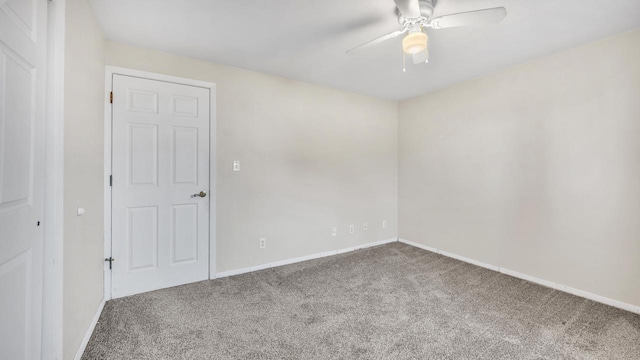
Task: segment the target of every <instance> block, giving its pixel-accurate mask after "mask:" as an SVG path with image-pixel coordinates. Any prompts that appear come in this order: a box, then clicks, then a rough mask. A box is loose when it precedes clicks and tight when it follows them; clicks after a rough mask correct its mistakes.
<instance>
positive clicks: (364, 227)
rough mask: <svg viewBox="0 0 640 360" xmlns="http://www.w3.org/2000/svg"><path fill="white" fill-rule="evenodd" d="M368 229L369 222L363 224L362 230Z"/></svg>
mask: <svg viewBox="0 0 640 360" xmlns="http://www.w3.org/2000/svg"><path fill="white" fill-rule="evenodd" d="M367 229H369V224H367V223H364V224H362V230H364V231H367Z"/></svg>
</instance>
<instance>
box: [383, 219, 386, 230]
mask: <svg viewBox="0 0 640 360" xmlns="http://www.w3.org/2000/svg"><path fill="white" fill-rule="evenodd" d="M382 228H383V229H386V228H387V220H384V221H382Z"/></svg>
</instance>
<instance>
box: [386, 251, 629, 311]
mask: <svg viewBox="0 0 640 360" xmlns="http://www.w3.org/2000/svg"><path fill="white" fill-rule="evenodd" d="M398 241H400V242H401V243H405V244H407V245H411V246H415V247H417V248H420V249H423V250H427V251H431V252H434V253H436V254H441V255H443V256H446V257H450V258H453V259H456V260H460V261H464V262H466V263H469V264H473V265H476V266H480V267H483V268H487V269H489V270H493V271H497V272H500V273H503V274H505V275H509V276H513V277H516V278H518V279H522V280H527V281H530V282H532V283H536V284H539V285H542V286H546V287H550V288H552V289H556V290H560V291H563V292H566V293H569V294H572V295H576V296H579V297H582V298H585V299H589V300H592V301H595V302H599V303H602V304H605V305H609V306H613V307H616V308H618V309H622V310H626V311H630V312H632V313H636V314H640V306H636V305H631V304H628V303H625V302H622V301H618V300H614V299H610V298H607V297H604V296H600V295H596V294H593V293H590V292H587V291H584V290H579V289H575V288H572V287H569V286H566V285H562V284H558V283H555V282H553V281H548V280H544V279H539V278H536V277H534V276H530V275H527V274H522V273H519V272H517V271H513V270H509V269H505V268H501V267H499V266H495V265H491V264H487V263H483V262H480V261H477V260H473V259H469V258H467V257H464V256H460V255H456V254H452V253H449V252H446V251H442V250H439V249H436V248H433V247H430V246H426V245H422V244H418V243H416V242H413V241H409V240H406V239H398Z"/></svg>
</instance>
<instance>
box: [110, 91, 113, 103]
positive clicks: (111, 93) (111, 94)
mask: <svg viewBox="0 0 640 360" xmlns="http://www.w3.org/2000/svg"><path fill="white" fill-rule="evenodd" d="M109 103H110V104H113V91H112V92H110V93H109Z"/></svg>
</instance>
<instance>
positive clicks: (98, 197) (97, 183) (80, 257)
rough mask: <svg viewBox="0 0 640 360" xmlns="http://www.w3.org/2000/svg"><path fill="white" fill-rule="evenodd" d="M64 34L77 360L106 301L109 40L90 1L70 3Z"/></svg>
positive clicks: (67, 339) (71, 332)
mask: <svg viewBox="0 0 640 360" xmlns="http://www.w3.org/2000/svg"><path fill="white" fill-rule="evenodd" d="M65 31H66V42H65V47H66V50H65V79H64V81H65V88H64V91H65V101H64V107H65V119H64V122H65V125H64V280H63V281H64V290H63V291H64V292H63V301H64V302H63V325H64V330H63V352H64V359H73V357H74V356H75V354H76V351H77V350H78V348H79V346H80V343H81V342H82V339H83V338H84V336H85V334H86V331H87V329H88V328H89V325H90V324H91V321H92V320H93V317H94V315H95V313H96V310H97V309H98V306H99V304H100V302H101V301H102V297H103V274H102V271H103V264H104V245H103V235H102V234H103V184H104V182H103V153H104V150H103V143H104V105H103V104H104V85H103V84H104V39H103V37H102V32H101V30H100V28H99V26H98V23H97V21H96V19H95V18H94V16H93V12H92V11H91V8H90V6H89V4H88V2H87V1H86V0H66V29H65ZM80 206H81V207H84V208H85V209H86V214H85V215H83V216H76V209H77V208H78V207H80Z"/></svg>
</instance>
